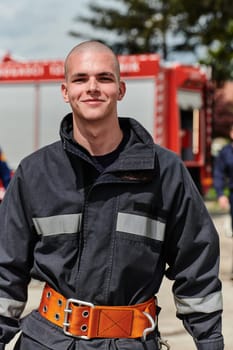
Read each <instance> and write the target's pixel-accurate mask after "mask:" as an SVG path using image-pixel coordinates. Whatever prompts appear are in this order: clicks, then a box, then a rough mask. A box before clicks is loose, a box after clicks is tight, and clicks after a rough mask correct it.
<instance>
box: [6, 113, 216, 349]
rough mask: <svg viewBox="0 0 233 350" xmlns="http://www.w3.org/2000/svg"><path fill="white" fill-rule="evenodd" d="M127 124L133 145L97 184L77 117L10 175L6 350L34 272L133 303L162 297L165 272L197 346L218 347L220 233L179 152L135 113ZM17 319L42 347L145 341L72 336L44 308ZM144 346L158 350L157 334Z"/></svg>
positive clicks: (99, 298)
mask: <svg viewBox="0 0 233 350" xmlns="http://www.w3.org/2000/svg"><path fill="white" fill-rule="evenodd" d="M120 123H121V127H122V128H123V129H127V128H128V129H129V130H130V131H129V132H130V136H129V139H128V142H127V145H126V147H125V148H124V150H123V151H122V152H121V153H120V155H119V157H118V158H117V159H116V160H115V161H114V162H113V163H112V164H111V165H110V166H109V167H107V168H106V169H105V170H104V171H103V172H102V173H100V174H99V176H97V178H96V179H95V181H94V183H88V181H87V178H89V176H87V174H88V171H90V173H91V172H92V171H93V167H94V165H93V163H92V162H91V160H90V158H89V156H88V154H87V153H86V152H84V151H82V150H81V149H80V147H77V145H76V144H75V142H74V141H73V140H72V137H71V135H72V118H71V114H70V115H68V116H66V117H65V119H64V120H63V122H62V124H61V131H60V133H61V139H62V141H61V142H60V141H58V142H55V143H53V144H51V145H49V146H46V147H44V148H42V149H40V150H39V151H37V152H35V153H34V154H32V155H30V156H28V157H26V158H25V159H24V160H22V162H21V164H20V165H19V167H18V169H17V171H16V173H15V175H14V177H13V179H12V180H11V182H10V185H9V187H8V190H7V193H6V195H5V198H4V200H3V203H2V204H1V206H0V222H1V225H0V230H1V234H0V242H1V244H0V315H1V316H0V330H1V331H0V336H1V337H0V342H1V345H0V349H1V350H2V349H4V344H5V343H7V342H8V341H9V340H10V339H11V338H12V336H13V335H14V333H15V332H16V331H17V326H18V322H17V320H18V319H19V317H20V314H21V312H22V311H23V309H24V306H25V303H26V300H27V286H28V283H29V281H30V278H31V277H33V278H36V279H39V280H41V281H46V282H47V283H48V284H49V285H50V286H51V287H53V288H54V289H56V290H57V291H59V292H60V293H62V294H63V295H64V296H66V297H71V298H78V299H81V300H85V301H90V302H92V303H94V304H98V305H130V304H137V303H140V302H143V301H145V300H147V299H149V298H150V297H151V296H153V295H155V294H158V291H159V287H160V285H161V281H162V279H163V277H164V275H166V276H167V277H168V278H169V279H171V280H174V285H173V292H174V300H175V304H176V308H177V316H178V317H179V318H180V319H182V320H183V322H184V325H185V328H186V329H187V330H188V332H190V333H191V335H192V336H193V338H194V341H195V343H196V345H197V348H198V349H201V350H220V349H222V348H223V345H222V343H223V340H222V335H221V312H222V299H221V283H220V281H219V279H218V268H219V241H218V235H217V232H216V231H215V228H214V225H213V223H212V221H211V219H210V217H209V214H208V212H207V210H206V208H205V205H204V204H203V202H202V199H201V197H200V195H199V193H198V191H197V190H196V188H195V186H194V185H193V183H192V181H191V179H190V176H189V174H188V171H187V170H186V168H185V167H184V166H183V164H182V162H181V160H180V159H179V158H178V157H177V156H176V155H175V154H173V153H172V152H170V151H168V150H166V149H163V148H161V147H160V146H158V145H155V144H154V143H153V140H152V138H151V137H150V135H149V134H148V133H147V131H146V130H145V129H144V128H143V127H142V126H141V125H140V124H139V123H137V122H136V121H135V120H133V119H130V118H129V119H128V118H120ZM84 170H85V174H86V175H85V174H84ZM20 325H21V328H22V330H23V333H24V334H26V335H28V336H29V337H30V339H34V341H35V340H36V341H37V342H38V343H40V344H42V347H41V348H38V349H47V348H48V349H57V350H64V349H71V347H72V344H74V343H76V344H77V342H80V343H79V345H80V346H78V345H77V346H78V348H79V349H82V350H87V349H88V350H89V349H96V348H101V349H134V350H143V349H145V347H144V346H145V345H143V343H142V342H141V341H138V339H119V340H115V341H114V344H113V343H112V342H111V340H109V339H98V340H96V339H94V340H83V339H82V340H76V339H74V338H72V337H69V336H66V335H64V334H63V332H62V330H60V329H58V328H57V327H56V326H54V325H52V324H49V323H48V321H46V320H45V319H43V318H42V316H40V315H39V314H38V312H37V311H33V312H32V313H31V314H30V315H29V316H26V318H24V319H23V320H22V321H21V322H20ZM32 348H33V347H32ZM75 348H76V347H75ZM27 349H28V348H27ZM30 349H31V348H30ZM36 349H37V347H36ZM147 349H150V350H155V349H157V346H156V345H155V342H153V340H151V339H148V344H147Z"/></svg>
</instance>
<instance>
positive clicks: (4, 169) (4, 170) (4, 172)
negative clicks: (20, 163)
mask: <svg viewBox="0 0 233 350" xmlns="http://www.w3.org/2000/svg"><path fill="white" fill-rule="evenodd" d="M10 179H11V170H10V168H9V166H8V164H7V160H6V157H5V154H4V153H3V152H2V150H1V148H0V202H1V201H2V199H3V196H4V194H5V190H6V188H7V186H8V184H9V182H10Z"/></svg>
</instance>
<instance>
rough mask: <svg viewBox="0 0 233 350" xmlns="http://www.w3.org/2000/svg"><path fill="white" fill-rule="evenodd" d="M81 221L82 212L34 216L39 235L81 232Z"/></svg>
mask: <svg viewBox="0 0 233 350" xmlns="http://www.w3.org/2000/svg"><path fill="white" fill-rule="evenodd" d="M81 222H82V214H81V213H79V214H66V215H56V216H49V217H43V218H33V223H34V225H35V228H36V231H37V233H38V235H43V236H49V235H58V234H65V233H66V234H67V233H77V232H80V230H81Z"/></svg>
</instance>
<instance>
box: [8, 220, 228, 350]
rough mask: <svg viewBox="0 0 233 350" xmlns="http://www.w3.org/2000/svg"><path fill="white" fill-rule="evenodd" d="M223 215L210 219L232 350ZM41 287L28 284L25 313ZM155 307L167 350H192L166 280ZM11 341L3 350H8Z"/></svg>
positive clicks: (224, 330)
mask: <svg viewBox="0 0 233 350" xmlns="http://www.w3.org/2000/svg"><path fill="white" fill-rule="evenodd" d="M226 219H227V216H226V215H216V216H213V220H214V223H215V225H216V227H217V229H218V232H219V235H220V242H221V279H222V282H223V298H224V313H223V332H224V337H225V350H232V349H233V331H232V329H233V328H232V327H233V301H232V296H233V281H232V280H231V279H230V277H231V273H232V252H233V250H232V247H233V240H232V238H229V237H227V236H226V235H225V233H224V227H225V222H226ZM40 291H41V285H40V284H38V283H35V282H34V283H32V285H31V286H30V289H29V301H28V304H27V307H26V310H25V313H28V312H29V311H30V310H31V309H32V308H35V307H37V305H38V302H39V300H40V293H41V292H40ZM159 303H160V305H161V306H162V308H163V310H162V312H161V314H160V320H159V325H160V331H161V333H162V335H163V337H164V338H165V339H167V340H168V342H169V344H170V345H171V350H195V349H196V348H195V346H194V343H193V340H192V338H191V337H190V336H189V335H188V334H187V333H186V331H185V330H184V328H183V326H182V323H181V321H179V320H178V319H176V317H175V307H174V303H173V298H172V295H171V283H170V281H168V280H165V281H164V282H163V285H162V288H161V291H160V295H159ZM14 342H15V340H14V341H12V342H11V344H9V345H8V346H7V347H6V350H12V349H13V344H14Z"/></svg>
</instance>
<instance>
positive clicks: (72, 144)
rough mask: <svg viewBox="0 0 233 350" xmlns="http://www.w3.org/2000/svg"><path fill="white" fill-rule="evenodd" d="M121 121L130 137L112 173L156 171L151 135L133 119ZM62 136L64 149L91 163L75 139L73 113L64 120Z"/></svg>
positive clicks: (123, 128) (61, 130)
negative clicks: (115, 171)
mask: <svg viewBox="0 0 233 350" xmlns="http://www.w3.org/2000/svg"><path fill="white" fill-rule="evenodd" d="M119 121H120V126H121V128H122V130H125V129H128V130H129V132H130V137H129V140H128V143H127V145H126V147H125V149H124V150H123V151H122V153H121V154H120V156H119V158H118V159H117V161H115V162H114V163H113V164H112V165H111V166H110V167H109V169H111V170H112V171H114V170H117V171H121V170H122V171H123V170H124V171H125V170H127V171H129V170H131V171H135V170H143V169H145V170H150V169H155V158H156V157H155V154H156V152H155V145H154V142H153V139H152V137H151V135H150V134H149V133H148V132H147V131H146V129H145V128H144V127H143V126H142V125H141V124H139V123H138V122H137V121H136V120H135V119H133V118H126V117H124V118H120V117H119ZM60 136H61V139H62V141H63V146H64V149H65V150H66V151H67V152H71V153H73V154H75V155H77V156H79V157H81V158H83V159H84V160H86V161H88V162H90V157H89V156H88V152H87V151H86V150H85V149H83V148H82V147H81V146H80V145H78V144H77V142H76V141H75V140H74V139H73V120H72V113H69V114H67V115H66V116H65V117H64V119H63V120H62V122H61V127H60Z"/></svg>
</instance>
